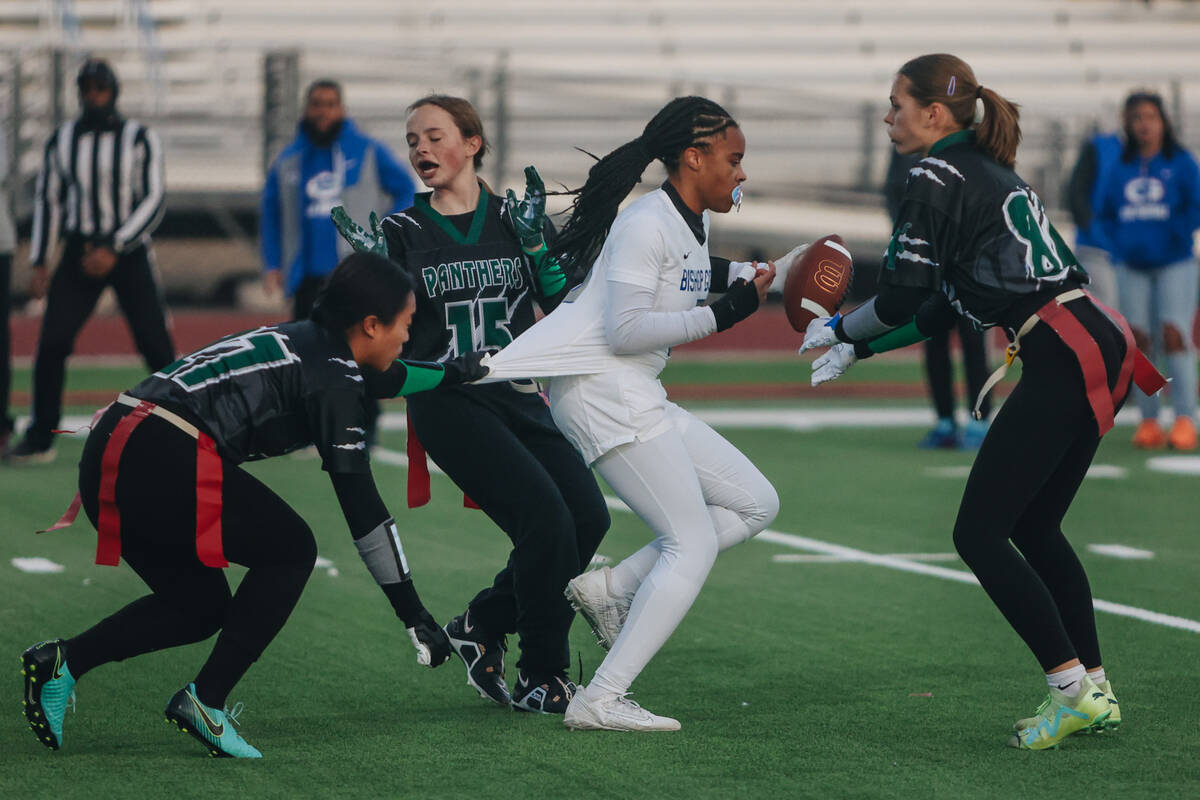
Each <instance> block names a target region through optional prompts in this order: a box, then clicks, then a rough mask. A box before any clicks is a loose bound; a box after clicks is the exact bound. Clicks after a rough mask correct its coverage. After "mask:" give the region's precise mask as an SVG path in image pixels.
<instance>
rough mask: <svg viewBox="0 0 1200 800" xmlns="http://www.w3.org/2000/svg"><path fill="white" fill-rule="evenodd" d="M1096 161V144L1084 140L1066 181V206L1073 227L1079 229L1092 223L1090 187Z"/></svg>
mask: <svg viewBox="0 0 1200 800" xmlns="http://www.w3.org/2000/svg"><path fill="white" fill-rule="evenodd" d="M1097 162H1098V158H1097V155H1096V145H1094V144H1093V143H1091V142H1086V143H1085V144H1084V145H1083V147H1081V148H1080V149H1079V160H1077V161H1076V162H1075V168H1074V169H1072V170H1071V179H1070V181H1069V182H1068V183H1067V207H1068V208H1069V209H1070V211H1071V219H1072V220H1073V221H1074V222H1075V227H1077V228H1079V229H1080V230H1085V229H1087V228H1088V227H1089V226H1090V225H1091V224H1092V189H1093V188H1094V187H1095V184H1096V177H1097V176H1096V171H1097V167H1098V163H1097Z"/></svg>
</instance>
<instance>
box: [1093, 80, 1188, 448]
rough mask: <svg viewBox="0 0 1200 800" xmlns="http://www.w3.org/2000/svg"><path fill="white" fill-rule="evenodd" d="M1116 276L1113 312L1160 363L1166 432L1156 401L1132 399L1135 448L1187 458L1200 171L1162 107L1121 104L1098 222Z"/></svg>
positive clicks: (1153, 100) (1151, 97) (1150, 99)
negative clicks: (1120, 131) (1115, 153)
mask: <svg viewBox="0 0 1200 800" xmlns="http://www.w3.org/2000/svg"><path fill="white" fill-rule="evenodd" d="M1099 217H1100V223H1101V225H1102V226H1103V228H1104V232H1105V234H1106V235H1107V236H1108V239H1109V241H1110V242H1111V243H1112V247H1113V254H1114V258H1115V261H1116V267H1117V294H1118V305H1119V309H1120V311H1121V313H1122V314H1124V315H1125V317H1126V319H1128V320H1129V325H1130V327H1132V328H1133V334H1134V338H1136V339H1137V343H1138V346H1139V347H1141V348H1142V349H1143V350H1145V351H1146V352H1148V353H1150V354H1151V355H1152V356H1153V355H1157V354H1158V353H1160V352H1161V353H1164V354H1165V355H1166V362H1167V369H1168V371H1169V372H1170V375H1171V378H1172V382H1171V387H1170V394H1171V404H1172V406H1173V407H1174V409H1175V422H1174V424H1173V425H1172V427H1171V431H1170V433H1164V431H1163V430H1162V428H1161V427H1159V424H1158V398H1157V397H1145V396H1143V395H1140V394H1139V395H1138V407H1139V408H1140V410H1141V412H1142V422H1141V425H1139V427H1138V429H1137V432H1136V433H1135V434H1134V439H1133V443H1134V445H1135V446H1137V447H1144V448H1159V447H1163V446H1164V445H1170V446H1171V447H1172V448H1174V449H1176V450H1195V449H1196V447H1197V437H1196V426H1195V421H1194V419H1193V417H1194V415H1195V413H1196V353H1195V348H1194V346H1193V343H1192V339H1191V336H1190V332H1191V329H1192V320H1193V318H1194V317H1195V315H1196V307H1197V295H1198V294H1200V266H1198V265H1197V262H1196V254H1195V245H1194V242H1193V236H1194V235H1195V232H1196V229H1197V228H1200V168H1198V167H1197V165H1196V160H1195V159H1194V158H1193V157H1192V155H1191V153H1189V152H1188V151H1187V150H1185V149H1184V148H1183V147H1182V146H1180V144H1179V142H1178V141H1177V140H1176V138H1175V134H1174V132H1173V131H1172V129H1171V121H1170V120H1169V119H1168V118H1167V114H1166V111H1165V110H1164V109H1163V102H1162V98H1161V97H1159V96H1158V95H1157V94H1152V93H1149V92H1134V93H1133V94H1131V95H1130V96H1129V98H1128V99H1127V100H1126V101H1125V148H1124V150H1123V151H1122V153H1121V158H1120V160H1119V161H1118V162H1117V163H1116V164H1114V165H1113V168H1112V171H1111V172H1110V174H1109V175H1108V177H1107V179H1106V181H1105V186H1104V191H1103V192H1102V203H1101V208H1100V212H1099Z"/></svg>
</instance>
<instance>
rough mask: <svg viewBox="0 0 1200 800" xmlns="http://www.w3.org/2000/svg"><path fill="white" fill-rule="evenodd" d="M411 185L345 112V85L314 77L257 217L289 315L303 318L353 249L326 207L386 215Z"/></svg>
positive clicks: (268, 265) (269, 279) (406, 199)
mask: <svg viewBox="0 0 1200 800" xmlns="http://www.w3.org/2000/svg"><path fill="white" fill-rule="evenodd" d="M414 188H415V187H414V184H413V180H412V178H411V177H409V173H408V170H407V169H406V168H405V167H403V166H401V164H400V162H399V161H397V160H396V157H395V156H394V155H392V152H391V151H390V150H389V149H388V148H387V146H386V145H384V144H383V143H382V142H380V141H378V140H375V139H371V138H370V137H368V136H366V135H365V134H364V133H363V132H362V131H360V130H359V129H358V126H356V125H355V124H354V121H353V120H351V119H349V118H348V117H347V116H346V109H345V106H343V105H342V87H341V86H340V85H339V84H338V83H336V82H335V81H331V80H318V81H315V82H313V84H312V85H310V86H309V87H308V91H307V92H306V93H305V102H304V117H303V119H301V120H300V125H299V129H298V130H297V133H296V138H295V140H294V141H293V142H292V143H291V144H289V145H288V146H287V147H286V148H284V150H283V152H282V153H280V154H279V156H278V157H277V158H276V159H275V162H274V163H273V164H272V165H271V169H270V171H269V172H268V174H267V181H266V185H265V186H264V187H263V193H262V208H261V218H260V223H259V225H260V230H261V237H262V260H263V269H264V270H265V275H264V281H265V287H266V289H267V292H268V293H271V294H274V293H276V292H278V291H279V290H280V289H281V288H283V289H285V290H286V293H287V294H288V296H290V297H291V298H292V301H293V305H292V313H293V315H294V317H295V318H296V319H305V318H307V317H308V315H309V312H310V311H311V310H312V303H313V300H314V299H315V298H316V296H317V291H318V290H319V289H320V288H321V286H322V284H323V283H324V282H325V278H326V276H328V275H329V273H330V272H332V271H333V268H334V267H336V266H337V264H338V262H339V261H340V260H341V259H342V258H344V257H345V256H346V255H348V254H349V252H350V247H349V245H347V244H346V243H345V242H344V241H343V240H342V238H341V237H340V236H339V235H338V232H337V229H335V228H334V226H333V221H332V220H330V218H329V212H330V210H331V209H332V208H333V207H334V206H337V205H341V206H345V207H346V211H347V213H349V214H350V216H351V217H353V218H354V219H366V218H367V216H368V215H369V214H370V212H372V211H374V212H376V213H378V214H379V215H380V216H381V217H382V216H386V215H388V214H390V213H392V212H394V211H399V210H401V209H405V208H408V207H409V206H410V205H412V201H413V191H414Z"/></svg>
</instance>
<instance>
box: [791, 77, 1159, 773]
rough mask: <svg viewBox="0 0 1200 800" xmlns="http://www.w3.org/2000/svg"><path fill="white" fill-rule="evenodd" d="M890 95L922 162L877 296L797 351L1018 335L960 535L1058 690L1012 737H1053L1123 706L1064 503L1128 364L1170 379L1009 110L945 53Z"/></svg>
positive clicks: (850, 352)
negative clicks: (1029, 160) (1073, 238)
mask: <svg viewBox="0 0 1200 800" xmlns="http://www.w3.org/2000/svg"><path fill="white" fill-rule="evenodd" d="M890 103H891V109H890V110H889V112H888V114H887V116H886V117H885V120H884V121H885V122H886V124H887V126H888V135H889V137H890V138H891V140H892V142H893V143H894V144H895V146H896V150H897V151H898V152H900V153H915V154H919V155H921V156H923V158H922V159H921V160H920V161H919V162H917V163H916V164H915V165H914V166H913V167H912V168H911V170H910V171H909V175H908V183H907V186H906V189H905V194H904V199H903V201H902V204H901V208H900V212H899V215H898V218H897V221H896V226H895V229H894V231H893V234H892V241H891V245H890V246H889V248H888V252H887V254H886V255H885V257H884V262H883V265H882V268H881V270H880V277H879V294H878V296H876V297H874V298H872V299H871V300H869V301H868V302H867V303H865V304H864V305H862V306H860V307H859V308H856V309H855V310H854V311H852V312H850V313H847V314H846V315H844V316H842V315H838V316H835V317H833V318H832V319H831V318H820V319H817V320H814V321H813V322H812V324H811V325H810V326H809V329H808V331H807V332H806V335H805V340H804V346H803V348H802V350H801V352H803V351H804V350H807V349H810V348H813V347H830V350H829V351H828V352H826V353H825V354H824V355H822V356H821V357H820V358H818V359H817V360H816V361H815V362H813V370H814V372H813V379H812V382H813V385H814V386H815V385H817V384H819V383H822V382H824V381H827V380H832V379H833V378H836V377H837V376H839V375H841V374H842V373H843V372H844V371H845V370H846V369H847V368H848V367H849V366H850V365H851V364H853V363H854V362H855V360H857V359H861V358H865V357H867V356H869V355H871V354H872V353H877V352H882V351H884V350H889V349H893V348H895V347H900V346H903V345H905V344H910V343H914V342H917V341H920V340H922V339H924V338H927V337H929V336H930V335H932V334H934V333H935V332H938V331H940V330H943V329H945V328H947V327H949V326H950V325H951V324H952V323H953V322H954V320H955V318H956V316H957V315H958V314H962V315H965V316H967V317H969V318H970V319H972V320H974V321H975V322H976V323H977V324H978V325H980V326H981V327H988V326H993V325H999V326H1001V327H1002V328H1003V329H1004V330H1005V331H1006V333H1008V335H1009V339H1010V341H1012V342H1013V344H1012V345H1011V346H1010V347H1009V355H1008V359H1007V363H1011V361H1012V359H1013V358H1014V357H1015V356H1016V355H1018V354H1019V355H1020V357H1021V360H1022V363H1023V367H1024V368H1023V369H1022V372H1021V378H1020V380H1019V381H1018V383H1017V385H1016V387H1015V388H1014V389H1013V392H1012V394H1011V395H1010V396H1009V398H1008V400H1007V401H1006V402H1005V403H1004V406H1003V408H1001V410H1000V413H999V414H997V415H996V418H995V421H994V422H993V424H992V426H991V429H990V431H989V432H988V434H987V436H986V438H985V439H984V442H983V446H982V448H981V449H980V451H979V455H978V457H977V458H976V459H975V464H974V466H973V467H972V470H971V475H970V477H969V478H968V480H967V486H966V490H965V492H964V494H963V498H962V503H961V505H960V507H959V512H958V519H957V521H956V523H955V526H954V544H955V547H956V548H957V549H958V552H959V554H960V555H961V556H962V559H963V561H965V562H966V564H967V566H969V567H970V568H971V570H972V572H974V573H975V575H976V577H978V578H979V582H980V583H981V584H982V586H983V588H984V590H985V591H986V592H987V593H988V596H989V597H990V598H991V599H992V601H993V602H994V603H995V604H996V606H997V607H998V608H999V609H1000V611H1001V613H1002V614H1003V615H1004V617H1005V619H1007V620H1008V622H1009V624H1011V625H1012V626H1013V628H1014V629H1015V630H1016V632H1017V633H1018V634H1019V635H1020V636H1021V638H1022V639H1023V640H1024V641H1025V643H1026V645H1028V647H1029V648H1030V649H1031V650H1032V651H1033V653H1034V655H1035V656H1036V657H1037V659H1038V661H1039V662H1040V664H1041V666H1042V669H1043V670H1044V672H1045V673H1046V679H1047V682H1048V683H1049V687H1050V690H1049V697H1048V698H1047V701H1046V702H1045V703H1044V704H1043V705H1042V707H1041V708H1039V709H1038V713H1037V714H1036V715H1035V716H1033V717H1029V718H1026V719H1022V720H1020V721H1018V722H1017V723H1016V725H1015V726H1014V730H1013V734H1012V736H1011V738H1010V741H1009V743H1010V744H1011V745H1012V746H1014V747H1019V748H1029V749H1039V750H1040V749H1045V748H1050V747H1056V746H1057V745H1058V743H1059V742H1061V741H1062V740H1063V739H1064V738H1065V737H1066V736H1068V735H1069V734H1071V733H1074V732H1078V731H1084V730H1092V731H1094V730H1098V729H1101V728H1103V727H1111V726H1113V725H1115V724H1117V723H1119V720H1120V710H1119V707H1118V706H1117V703H1116V698H1115V697H1114V695H1113V692H1112V687H1111V684H1110V683H1109V682H1108V680H1107V676H1106V675H1105V673H1104V669H1103V667H1102V665H1101V658H1100V645H1099V642H1098V640H1097V636H1096V621H1095V614H1094V610H1093V606H1092V595H1091V589H1090V587H1089V584H1088V579H1087V575H1086V574H1085V573H1084V570H1083V567H1082V565H1081V564H1080V563H1079V559H1078V558H1077V557H1076V555H1075V552H1074V550H1072V548H1071V545H1070V544H1069V543H1068V542H1067V540H1066V538H1065V537H1064V536H1063V532H1062V520H1063V516H1064V515H1065V514H1066V511H1067V508H1068V506H1069V505H1070V504H1071V500H1072V499H1073V498H1074V496H1075V493H1076V491H1077V490H1078V488H1079V485H1080V483H1081V482H1082V481H1083V478H1084V475H1085V474H1086V472H1087V469H1088V466H1089V464H1091V461H1092V457H1093V456H1094V455H1095V452H1096V448H1097V446H1098V445H1099V443H1100V437H1101V436H1103V435H1104V434H1105V433H1106V432H1108V430H1110V429H1111V428H1112V425H1113V416H1114V414H1115V413H1116V411H1117V410H1118V409H1119V408H1120V406H1121V404H1122V403H1123V402H1124V400H1125V397H1126V395H1127V394H1128V392H1129V389H1130V382H1131V376H1132V377H1133V378H1134V380H1136V381H1137V383H1138V385H1139V386H1140V387H1142V388H1143V389H1145V390H1148V391H1155V390H1156V386H1157V381H1158V379H1160V378H1161V376H1157V378H1156V373H1154V372H1153V369H1152V368H1150V367H1149V365H1148V362H1146V361H1145V359H1144V357H1143V356H1141V354H1140V353H1139V351H1138V350H1137V348H1136V347H1135V346H1134V343H1133V339H1132V335H1131V333H1130V330H1129V326H1128V324H1127V323H1126V322H1125V320H1124V318H1123V317H1121V316H1120V315H1119V314H1117V313H1116V312H1115V311H1112V310H1111V309H1108V308H1106V307H1104V306H1102V305H1101V304H1100V303H1099V302H1098V301H1096V300H1095V299H1094V298H1092V297H1091V296H1090V295H1088V294H1087V293H1086V292H1085V291H1084V290H1083V286H1084V285H1085V284H1086V283H1087V275H1086V274H1085V273H1084V272H1083V270H1082V269H1080V268H1079V266H1078V263H1077V262H1076V260H1075V257H1074V256H1073V255H1072V253H1071V251H1070V249H1069V248H1068V247H1067V245H1066V244H1065V243H1064V242H1063V240H1062V238H1061V237H1060V236H1059V235H1058V232H1057V231H1056V230H1055V229H1054V226H1053V225H1051V224H1050V221H1049V219H1048V218H1047V216H1046V211H1045V209H1044V208H1043V206H1042V202H1041V200H1040V199H1038V196H1037V194H1036V193H1035V192H1034V191H1033V189H1032V188H1030V186H1029V185H1028V184H1027V183H1026V182H1025V181H1023V180H1022V179H1021V178H1020V177H1019V176H1018V175H1017V174H1016V173H1015V172H1014V171H1013V163H1014V161H1015V158H1016V150H1017V145H1018V143H1019V141H1020V137H1021V133H1020V127H1019V125H1018V114H1017V108H1016V106H1015V105H1014V104H1012V103H1010V102H1009V101H1008V100H1005V99H1004V98H1003V97H1001V96H1000V95H998V94H996V93H995V92H994V91H992V90H990V89H986V88H984V87H983V86H981V85H980V84H979V82H978V81H977V80H976V79H975V75H974V73H973V72H972V70H971V68H970V67H969V66H968V65H967V64H966V63H965V62H963V61H962V60H961V59H958V58H956V57H954V56H951V55H945V54H936V55H926V56H921V57H919V58H915V59H913V60H912V61H909V62H908V63H906V64H905V65H904V66H903V67H901V68H900V71H899V74H898V75H897V76H896V79H895V82H894V84H893V85H892V92H891V98H890ZM977 107H978V108H979V109H980V110H981V111H982V115H981V116H979V115H977ZM977 120H978V122H977ZM1001 369H1002V370H1003V368H1001ZM1002 374H1003V373H1002V371H997V373H996V375H994V376H993V380H991V381H989V382H988V384H987V385H986V386H985V388H984V391H985V392H986V391H987V390H988V389H990V388H991V386H992V385H993V384H994V383H995V381H996V380H999V377H1000V376H1001V375H1002ZM976 407H977V408H978V405H977V406H976Z"/></svg>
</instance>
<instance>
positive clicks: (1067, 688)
mask: <svg viewBox="0 0 1200 800" xmlns="http://www.w3.org/2000/svg"><path fill="white" fill-rule="evenodd" d="M1085 675H1087V670H1085V669H1084V668H1083V664H1079V665H1078V666H1074V667H1068V668H1067V669H1064V670H1060V671H1059V672H1047V673H1046V683H1048V684H1049V685H1050V688H1051V689H1057V690H1058V691H1060V692H1062V693H1063V694H1065V695H1067V696H1068V697H1078V696H1079V693H1080V692H1081V691H1082V690H1083V678H1084V676H1085Z"/></svg>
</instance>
